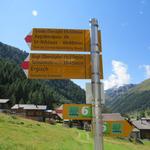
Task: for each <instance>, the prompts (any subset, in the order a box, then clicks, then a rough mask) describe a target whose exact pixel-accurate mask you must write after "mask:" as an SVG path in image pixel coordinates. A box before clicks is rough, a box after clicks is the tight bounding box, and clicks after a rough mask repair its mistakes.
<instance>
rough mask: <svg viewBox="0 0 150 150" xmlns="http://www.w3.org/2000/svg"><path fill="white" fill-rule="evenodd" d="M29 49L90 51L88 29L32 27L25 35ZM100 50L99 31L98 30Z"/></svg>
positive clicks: (99, 36)
mask: <svg viewBox="0 0 150 150" xmlns="http://www.w3.org/2000/svg"><path fill="white" fill-rule="evenodd" d="M25 41H26V43H27V44H28V46H29V48H30V49H31V50H35V51H36V50H37V51H39V50H40V51H43V50H45V51H47V50H48V51H85V52H90V31H89V30H77V29H48V28H33V30H32V31H31V32H30V33H29V34H28V35H27V36H26V37H25ZM98 43H99V44H98V46H99V48H100V51H101V32H100V31H99V32H98Z"/></svg>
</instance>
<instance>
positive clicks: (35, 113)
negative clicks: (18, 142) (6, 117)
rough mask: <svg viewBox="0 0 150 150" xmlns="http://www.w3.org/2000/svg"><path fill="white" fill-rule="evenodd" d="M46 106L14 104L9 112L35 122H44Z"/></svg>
mask: <svg viewBox="0 0 150 150" xmlns="http://www.w3.org/2000/svg"><path fill="white" fill-rule="evenodd" d="M46 108H47V106H46V105H34V104H15V105H14V106H13V107H12V108H11V111H12V113H15V114H17V115H21V116H24V117H26V118H29V119H33V120H37V121H45V111H46Z"/></svg>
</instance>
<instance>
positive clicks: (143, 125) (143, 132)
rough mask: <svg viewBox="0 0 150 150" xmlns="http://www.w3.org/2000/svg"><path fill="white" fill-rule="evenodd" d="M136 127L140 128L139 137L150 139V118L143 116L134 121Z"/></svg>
mask: <svg viewBox="0 0 150 150" xmlns="http://www.w3.org/2000/svg"><path fill="white" fill-rule="evenodd" d="M132 124H133V125H134V127H135V128H136V129H137V130H139V133H138V138H141V139H150V118H141V119H140V120H134V121H132Z"/></svg>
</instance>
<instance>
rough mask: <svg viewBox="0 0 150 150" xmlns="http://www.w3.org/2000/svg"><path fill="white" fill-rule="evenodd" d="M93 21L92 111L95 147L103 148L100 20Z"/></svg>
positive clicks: (98, 149) (96, 148) (91, 21)
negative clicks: (99, 42) (99, 43)
mask: <svg viewBox="0 0 150 150" xmlns="http://www.w3.org/2000/svg"><path fill="white" fill-rule="evenodd" d="M90 23H91V63H92V69H91V70H92V72H91V73H92V79H91V82H92V83H91V84H92V95H93V98H94V99H93V102H92V112H93V119H92V122H93V131H94V132H93V133H94V149H95V150H103V121H102V104H101V101H102V98H101V92H100V91H101V86H100V84H101V82H100V49H99V46H98V21H97V19H95V18H92V19H91V20H90Z"/></svg>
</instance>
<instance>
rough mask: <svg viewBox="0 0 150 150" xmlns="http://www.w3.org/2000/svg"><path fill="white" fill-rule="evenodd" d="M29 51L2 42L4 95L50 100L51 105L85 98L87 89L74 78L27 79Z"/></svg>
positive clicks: (40, 101) (0, 91)
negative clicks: (24, 66) (25, 62)
mask: <svg viewBox="0 0 150 150" xmlns="http://www.w3.org/2000/svg"><path fill="white" fill-rule="evenodd" d="M27 55H28V54H27V53H26V52H23V51H21V50H19V49H17V48H14V47H11V46H8V45H6V44H3V43H0V98H9V99H10V100H11V103H12V104H15V103H20V104H21V103H34V104H47V105H48V107H49V108H52V107H55V106H56V105H60V104H62V103H84V102H85V91H84V90H83V89H81V88H80V87H79V86H77V85H76V84H74V83H73V82H72V81H70V80H29V79H27V78H26V76H25V74H24V72H23V70H22V69H21V67H20V63H21V62H22V61H23V60H24V59H25V58H26V56H27Z"/></svg>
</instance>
